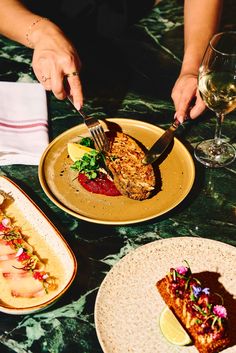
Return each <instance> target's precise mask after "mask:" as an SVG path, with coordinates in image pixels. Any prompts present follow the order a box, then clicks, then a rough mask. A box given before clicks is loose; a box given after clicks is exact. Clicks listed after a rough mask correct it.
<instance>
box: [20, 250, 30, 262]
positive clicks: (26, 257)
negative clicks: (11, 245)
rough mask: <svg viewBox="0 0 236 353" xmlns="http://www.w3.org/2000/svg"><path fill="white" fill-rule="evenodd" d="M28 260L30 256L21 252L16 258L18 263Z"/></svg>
mask: <svg viewBox="0 0 236 353" xmlns="http://www.w3.org/2000/svg"><path fill="white" fill-rule="evenodd" d="M29 258H30V255H28V254H27V253H26V252H25V251H23V252H22V254H21V255H20V256H18V261H25V260H28V259H29Z"/></svg>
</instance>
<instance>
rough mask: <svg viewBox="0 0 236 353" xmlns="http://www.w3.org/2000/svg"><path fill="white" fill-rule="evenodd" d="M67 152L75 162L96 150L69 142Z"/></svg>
mask: <svg viewBox="0 0 236 353" xmlns="http://www.w3.org/2000/svg"><path fill="white" fill-rule="evenodd" d="M67 151H68V154H69V156H70V158H71V159H72V161H73V162H75V161H78V160H79V159H81V158H82V157H83V155H84V154H85V153H90V152H91V151H94V149H92V148H90V147H87V146H83V145H80V144H78V143H73V142H69V143H68V144H67Z"/></svg>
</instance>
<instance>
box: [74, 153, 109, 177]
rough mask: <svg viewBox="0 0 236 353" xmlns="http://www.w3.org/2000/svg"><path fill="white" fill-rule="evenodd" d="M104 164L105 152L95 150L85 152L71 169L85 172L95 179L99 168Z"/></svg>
mask: <svg viewBox="0 0 236 353" xmlns="http://www.w3.org/2000/svg"><path fill="white" fill-rule="evenodd" d="M103 164H104V156H103V154H102V153H101V152H98V151H95V150H94V151H91V152H90V153H85V154H84V155H83V157H82V158H81V159H80V160H78V161H75V163H74V164H73V165H72V166H71V169H73V170H76V171H78V172H79V173H84V174H85V175H86V176H87V177H88V178H89V179H95V178H96V177H97V176H98V172H99V168H101V165H103Z"/></svg>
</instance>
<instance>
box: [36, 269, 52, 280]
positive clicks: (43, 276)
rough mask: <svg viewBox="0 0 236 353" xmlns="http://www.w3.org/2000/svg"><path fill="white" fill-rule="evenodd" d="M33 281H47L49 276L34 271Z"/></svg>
mask: <svg viewBox="0 0 236 353" xmlns="http://www.w3.org/2000/svg"><path fill="white" fill-rule="evenodd" d="M33 277H34V279H38V280H39V281H43V280H45V279H47V278H48V277H49V276H48V274H47V273H46V272H44V271H42V272H40V271H35V272H34V274H33Z"/></svg>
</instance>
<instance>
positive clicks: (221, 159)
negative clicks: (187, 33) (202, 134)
mask: <svg viewBox="0 0 236 353" xmlns="http://www.w3.org/2000/svg"><path fill="white" fill-rule="evenodd" d="M198 89H199V92H200V95H201V97H202V99H203V101H204V102H205V104H206V106H207V107H208V108H209V109H211V110H213V111H214V112H215V113H216V118H217V120H216V129H215V137H214V139H211V140H205V141H202V142H200V143H199V144H198V145H197V146H196V147H195V150H194V154H195V157H196V159H197V160H198V161H200V162H201V163H203V164H204V165H206V166H208V167H224V166H226V165H228V164H230V163H232V162H233V161H234V160H235V157H236V151H235V149H234V147H233V146H232V145H231V144H230V143H228V142H226V141H224V140H223V139H222V136H221V128H222V123H223V121H224V117H225V115H226V114H228V113H230V112H231V111H233V110H234V109H235V108H236V32H233V31H231V32H221V33H217V34H215V35H214V36H213V38H212V39H211V40H210V42H209V45H208V47H207V50H206V52H205V54H204V57H203V60H202V64H201V66H200V69H199V76H198Z"/></svg>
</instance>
